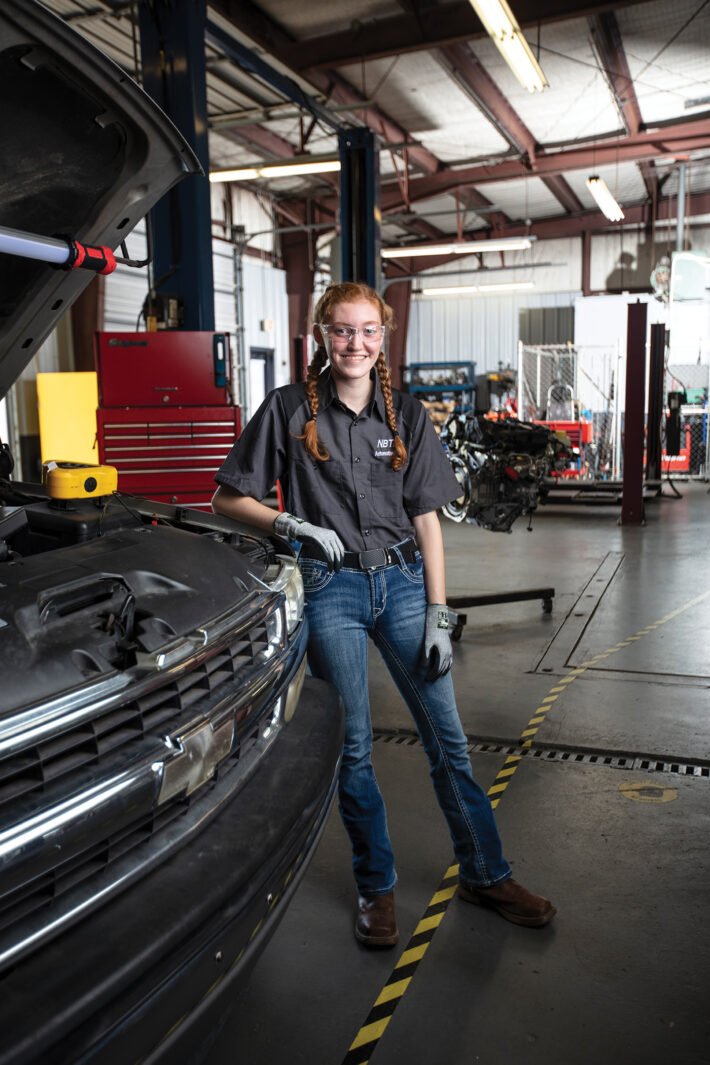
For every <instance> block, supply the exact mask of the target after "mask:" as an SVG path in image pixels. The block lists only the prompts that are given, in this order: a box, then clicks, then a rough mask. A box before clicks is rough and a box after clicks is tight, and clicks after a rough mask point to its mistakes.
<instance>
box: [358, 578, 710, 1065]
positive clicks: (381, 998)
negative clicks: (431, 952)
mask: <svg viewBox="0 0 710 1065" xmlns="http://www.w3.org/2000/svg"><path fill="white" fill-rule="evenodd" d="M709 595H710V591H709V592H704V593H703V594H702V595H699V596H696V598H695V599H691V600H690V602H689V603H685V604H684V605H683V606H681V607H679V608H678V609H677V610H674V611H673V612H672V613H671V614H668V615H666V617H665V618H661V620H660V621H656V622H654V623H653V624H652V625H647V626H646V628H645V629H639V631H638V632H637V633H636V634H635V636H634V637H627V639H626V641H622V642H620V643H618V644H616V645H615V646H614V647H610V648H608V649H607V650H606V651H602V652H600V653H599V654H596V655H594V656H593V658H591V659H590V660H589V661H588V662H583V663H582V664H581V666H576V667H575V668H574V669H571V670H570V671H569V673H568V674H567V676H566V677H562V678H559V679H558V680H557V681H556V687H554V688H551V689H550V691H549V693H548V694H547V695H546V696H545V698H544V699H542V701H541V703H540V706H538V707H537V709H536V710H535V713H534V714H533V716H532V717H531V718H530V720H529V721H528V723H527V725H526V726H525V728H524V729H523V732H522V733H521V736H520V741H519V743H518V746H519V747H522V748H526V747H531V746H532V743H533V738H534V736H535V735H536V734H537V732H538V729H539V728H540V726H541V725H542V724H543V723H544V721H545V715H546V714H547V712H548V710H551V709H552V707H553V706H554V704H555V702H556V700H557V699H559V697H560V694H561V693H562V692H565V691H566V690H567V687H568V686H569V685H570V684H572V683H573V682H574V681H575V680H577V678H578V677H581V676H583V675H584V674H585V673H586V672H587V670H588V669H589V668H590V667H591V666H594V665H595V664H596V663H597V661H599V660H600V659H603V658H608V657H609V655H612V654H615V653H616V652H617V651H620V650H621V648H622V647H628V646H629V645H630V641H631V640H632V639H638V638H640V637H641V636H646V635H648V634H649V632H651V631H652V630H653V629H656V628H658V627H659V626H660V625H665V624H667V622H669V621H671V620H672V619H673V618H676V617H678V615H679V614H682V613H683V612H684V611H686V610H689V609H690V608H691V607H693V606H696V605H697V604H698V603H699V602H701V601H702V600H703V599H707V597H708V596H709ZM521 761H522V755H519V754H511V755H509V756H508V757H507V758H506V760H505V762H504V763H503V767H502V769H501V770H500V771H499V773H498V775H497V776H496V778H495V780H494V781H493V783H492V784H491V786H490V788H489V789H488V792H487V795H488V798H489V799H490V803H491V806H492V808H493V809H494V810H495V808H496V806H497V805H498V803H499V802H500V800H501V798H502V797H503V794H504V792H505V791H506V789H507V787H508V785H509V784H510V782H511V780H512V779H513V776H514V775H515V771H516V769H517V768H518V766H519V765H520V763H521ZM458 874H459V867H458V865H451V866H449V868H448V869H447V870H446V872H445V874H444V877H443V879H442V881H441V883H440V884H439V887H438V888H437V890H436V892H435V893H434V895H433V896H432V898H431V900H430V902H429V905H428V906H427V908H426V910H425V911H424V915H423V916H422V919H421V920H420V922H419V924H418V925H417V927H416V928H415V929H414V932H413V934H412V937H411V939H410V940H409V942H408V943H407V946H406V948H405V949H404V951H403V953H402V955H401V957H400V958H399V961H398V962H397V964H396V965H395V967H394V969H393V970H392V972H391V974H390V976H389V979H388V980H387V983H386V984H385V986H384V987H383V989H382V991H381V992H380V994H379V995H378V997H377V999H376V1001H375V1003H374V1005H373V1007H372V1009H371V1010H370V1012H369V1013H368V1015H367V1017H366V1018H365V1022H364V1024H363V1025H362V1027H361V1028H360V1031H359V1032H358V1033H357V1035H356V1036H355V1038H354V1039H353V1041H352V1043H351V1044H350V1048H349V1050H348V1052H347V1054H346V1055H345V1057H344V1058H343V1061H342V1065H367V1063H368V1062H369V1060H370V1057H371V1055H372V1053H373V1052H374V1050H375V1048H376V1046H377V1044H378V1042H379V1040H380V1039H381V1038H382V1036H383V1034H384V1032H385V1030H386V1028H387V1025H388V1024H389V1022H390V1021H391V1020H392V1017H393V1015H394V1011H395V1010H396V1009H397V1006H398V1005H399V1003H400V1002H401V1001H402V996H403V995H404V993H405V992H406V990H407V988H408V987H409V984H410V983H411V980H412V978H413V976H414V974H415V972H416V970H417V967H418V966H419V963H420V962H421V960H422V958H423V957H424V955H425V954H426V952H427V950H428V948H429V944H430V943H431V941H432V939H433V938H434V933H435V932H436V930H437V928H438V927H439V925H440V924H441V922H442V920H443V918H444V914H445V913H446V911H447V909H448V906H449V903H450V902H451V900H452V898H453V897H454V895H455V894H456V886H457V884H458Z"/></svg>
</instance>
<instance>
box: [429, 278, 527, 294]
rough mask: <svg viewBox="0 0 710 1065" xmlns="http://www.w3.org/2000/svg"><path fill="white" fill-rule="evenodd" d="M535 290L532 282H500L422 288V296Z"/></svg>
mask: <svg viewBox="0 0 710 1065" xmlns="http://www.w3.org/2000/svg"><path fill="white" fill-rule="evenodd" d="M531 288H535V282H534V281H501V282H500V283H498V284H491V285H447V286H444V285H440V286H439V287H438V288H423V289H422V290H421V294H422V296H461V295H465V294H467V293H471V292H515V291H522V290H525V289H531Z"/></svg>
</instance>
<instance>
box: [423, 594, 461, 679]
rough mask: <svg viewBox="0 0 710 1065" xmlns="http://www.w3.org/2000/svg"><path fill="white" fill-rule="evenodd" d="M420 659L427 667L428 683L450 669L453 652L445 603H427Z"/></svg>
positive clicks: (447, 609)
mask: <svg viewBox="0 0 710 1065" xmlns="http://www.w3.org/2000/svg"><path fill="white" fill-rule="evenodd" d="M422 658H423V660H424V664H425V665H427V666H428V667H429V668H428V670H427V674H426V679H427V680H428V681H433V680H437V679H438V678H439V677H443V676H444V674H445V673H448V672H449V670H450V669H451V664H452V662H453V660H454V652H453V649H452V647H451V637H450V636H449V608H448V607H447V606H446V604H445V603H427V608H426V629H425V631H424V646H423V647H422Z"/></svg>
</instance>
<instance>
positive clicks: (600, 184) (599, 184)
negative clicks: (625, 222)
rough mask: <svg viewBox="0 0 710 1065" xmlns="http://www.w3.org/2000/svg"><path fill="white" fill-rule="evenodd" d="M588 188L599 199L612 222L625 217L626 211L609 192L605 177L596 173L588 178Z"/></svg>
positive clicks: (600, 204)
mask: <svg viewBox="0 0 710 1065" xmlns="http://www.w3.org/2000/svg"><path fill="white" fill-rule="evenodd" d="M587 188H588V189H589V191H590V192H591V194H592V196H593V197H594V199H595V200H596V201H597V203H598V205H599V209H600V211H601V212H602V214H605V215H606V217H607V218H608V219H609V221H610V222H620V221H621V219H622V218H623V217H624V212H623V211H622V210H621V208H620V207H619V205H618V203H617V202H616V200H615V199H614V197H613V196H612V194H611V193H610V192H609V188H608V186H607V183H606V181H605V180H604V178H600V177H598V176H597V175H596V174H595V175H593V176H592V177H589V178H587Z"/></svg>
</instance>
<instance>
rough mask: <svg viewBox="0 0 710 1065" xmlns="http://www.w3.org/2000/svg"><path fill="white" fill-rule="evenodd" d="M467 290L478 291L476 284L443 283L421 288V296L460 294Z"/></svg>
mask: <svg viewBox="0 0 710 1065" xmlns="http://www.w3.org/2000/svg"><path fill="white" fill-rule="evenodd" d="M468 292H478V285H449V286H448V287H445V286H444V285H442V286H440V287H439V288H423V289H422V290H421V293H422V296H461V295H463V294H465V293H468Z"/></svg>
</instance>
